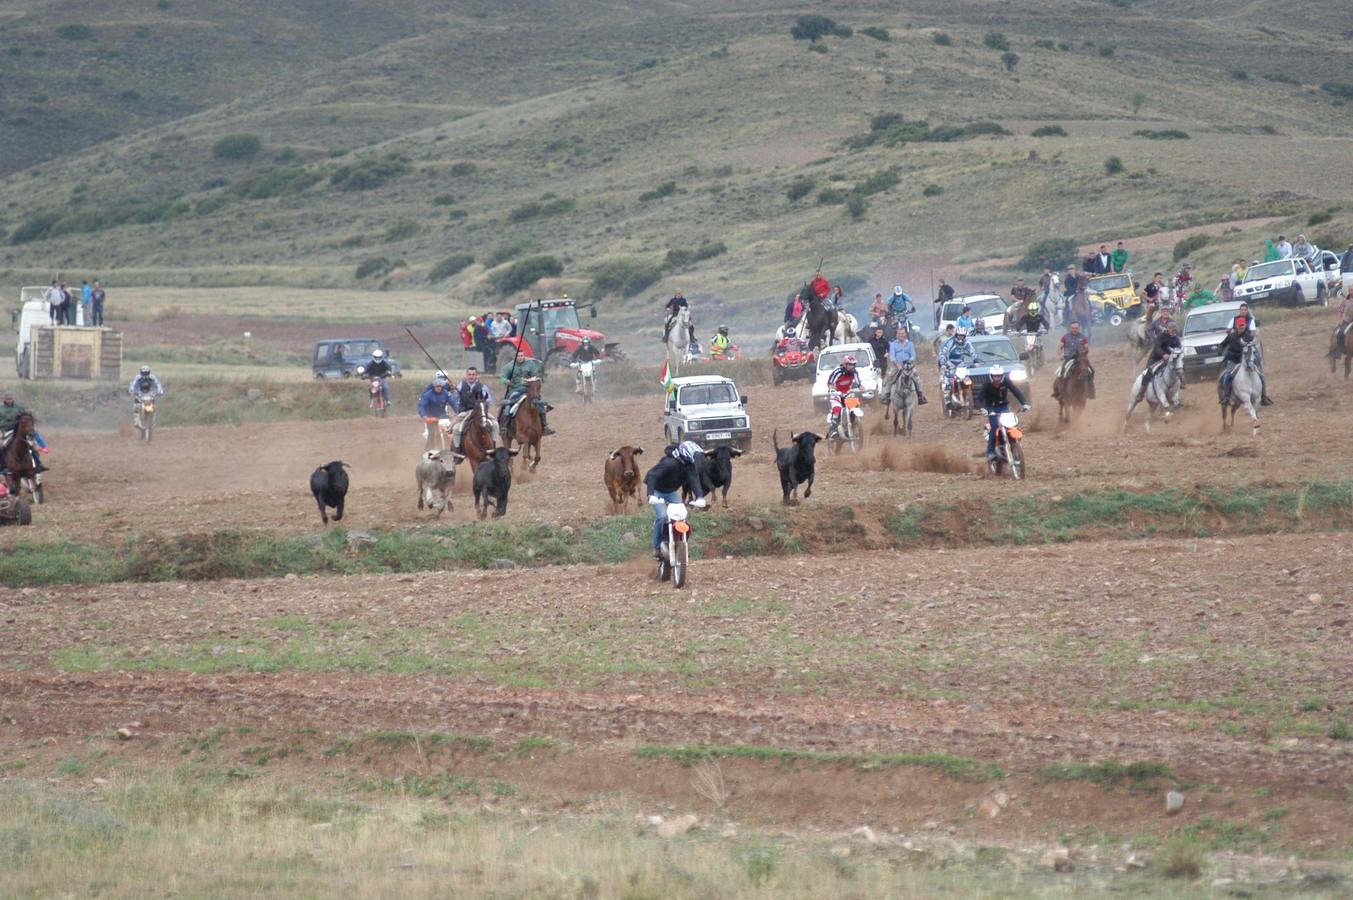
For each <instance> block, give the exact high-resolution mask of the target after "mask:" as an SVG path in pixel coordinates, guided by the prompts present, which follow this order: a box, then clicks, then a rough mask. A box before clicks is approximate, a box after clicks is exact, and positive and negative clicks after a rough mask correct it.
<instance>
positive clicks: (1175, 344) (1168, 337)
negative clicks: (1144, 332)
mask: <svg viewBox="0 0 1353 900" xmlns="http://www.w3.org/2000/svg"><path fill="white" fill-rule="evenodd" d="M1161 315H1162V316H1163V317H1164V319H1165V327H1164V330H1162V331H1161V332H1160V334H1159V335H1158V336H1157V337H1156V341H1155V343H1154V344H1153V345H1152V347H1151V358H1150V359H1148V360H1147V362H1146V372H1145V374H1144V376H1143V377H1142V386H1141V388H1140V389H1139V390H1138V391H1137V402H1138V403H1141V402H1142V401H1143V400H1145V399H1146V389H1147V388H1148V387H1149V386H1150V385H1151V382H1152V381H1154V380H1155V378H1156V376H1157V375H1159V374H1160V373H1161V372H1163V371H1165V366H1166V364H1167V363H1168V362H1169V360H1170V354H1171V353H1173V352H1174V351H1176V350H1182V349H1183V347H1184V345H1183V344H1182V343H1181V342H1180V340H1179V326H1178V325H1177V324H1175V323H1174V322H1171V321H1170V314H1169V313H1168V312H1165V313H1162V314H1161ZM1180 386H1181V387H1183V385H1180ZM1161 397H1165V393H1164V392H1163V391H1162V392H1161ZM1165 403H1166V409H1169V400H1168V398H1167V399H1166V400H1165Z"/></svg>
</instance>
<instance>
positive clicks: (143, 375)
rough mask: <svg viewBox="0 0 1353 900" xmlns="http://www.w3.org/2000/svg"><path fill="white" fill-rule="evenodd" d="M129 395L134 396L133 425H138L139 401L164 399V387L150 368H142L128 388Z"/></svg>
mask: <svg viewBox="0 0 1353 900" xmlns="http://www.w3.org/2000/svg"><path fill="white" fill-rule="evenodd" d="M127 393H129V394H131V395H132V424H133V425H137V424H139V423H140V418H139V416H138V414H139V413H140V409H139V408H138V403H137V401H139V400H140V399H141V398H142V397H163V396H164V385H162V384H160V379H158V378H156V377H155V373H153V372H151V371H150V366H142V367H141V371H139V372H137V373H136V377H135V378H133V379H132V382H131V384H129V385H128V386H127Z"/></svg>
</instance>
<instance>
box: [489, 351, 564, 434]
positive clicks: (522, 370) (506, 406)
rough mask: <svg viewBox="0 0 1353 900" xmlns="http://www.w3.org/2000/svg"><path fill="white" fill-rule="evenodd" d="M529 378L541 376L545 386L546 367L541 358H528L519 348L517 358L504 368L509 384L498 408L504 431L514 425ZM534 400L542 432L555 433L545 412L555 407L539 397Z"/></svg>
mask: <svg viewBox="0 0 1353 900" xmlns="http://www.w3.org/2000/svg"><path fill="white" fill-rule="evenodd" d="M528 378H539V379H540V380H541V382H542V386H543V383H544V381H545V367H544V366H543V365H541V363H540V360H538V359H535V358H534V357H531V358H527V356H526V354H525V353H523V352H521V351H520V350H518V351H517V355H516V358H514V359H513V360H512V362H510V363H508V364H507V368H506V369H504V370H503V375H502V380H503V384H504V385H506V386H507V396H506V397H505V398H504V399H503V405H502V407H501V408H500V409H499V410H498V416H499V419H501V420H502V426H503V430H504V431H506V430H508V429H509V428H511V427H512V420H513V419H515V418H516V416H517V408H518V407H519V406H521V401H522V399H523V398H524V397H525V396H526V380H527V379H528ZM534 402H535V407H536V411H537V412H539V413H540V427H541V434H554V429H553V428H551V427H550V426H549V425H548V424H547V423H546V421H545V414H546V413H548V412H549V411H550V410H552V409H554V407H553V406H550V405H549V404H548V403H546V402H545V401H544V399H542V398H539V397H537V398H536V400H535V401H534Z"/></svg>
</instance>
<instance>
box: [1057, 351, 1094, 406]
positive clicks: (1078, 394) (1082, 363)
mask: <svg viewBox="0 0 1353 900" xmlns="http://www.w3.org/2000/svg"><path fill="white" fill-rule="evenodd" d="M1058 380H1059V381H1060V382H1061V385H1060V390H1058V391H1057V404H1058V405H1057V421H1059V422H1070V421H1071V418H1072V416H1073V415H1074V414H1075V413H1077V412H1081V411H1083V410H1084V409H1085V401H1086V395H1087V394H1089V392H1090V351H1089V350H1087V349H1085V348H1084V347H1082V348H1081V349H1080V350H1079V351H1078V352H1077V353H1076V361H1075V362H1074V363H1072V366H1071V371H1070V372H1068V373H1067V376H1066V378H1064V379H1063V378H1059V379H1058Z"/></svg>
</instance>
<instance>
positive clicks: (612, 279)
mask: <svg viewBox="0 0 1353 900" xmlns="http://www.w3.org/2000/svg"><path fill="white" fill-rule="evenodd" d="M669 255H670V253H669ZM660 278H662V270H661V269H660V268H658V267H657V266H655V265H653V264H652V263H649V262H645V261H643V260H642V259H613V260H611V261H610V262H605V263H602V264H601V265H599V266H597V267H596V268H594V269H593V270H592V288H591V292H592V293H593V294H595V295H597V296H603V297H604V296H607V295H610V294H619V295H621V296H624V297H633V296H636V295H637V294H640V293H642V292H643V291H645V290H646V289H647V288H649V287H651V286H652V285H654V284H656V283H657V282H658V279H660Z"/></svg>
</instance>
